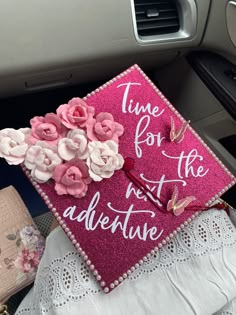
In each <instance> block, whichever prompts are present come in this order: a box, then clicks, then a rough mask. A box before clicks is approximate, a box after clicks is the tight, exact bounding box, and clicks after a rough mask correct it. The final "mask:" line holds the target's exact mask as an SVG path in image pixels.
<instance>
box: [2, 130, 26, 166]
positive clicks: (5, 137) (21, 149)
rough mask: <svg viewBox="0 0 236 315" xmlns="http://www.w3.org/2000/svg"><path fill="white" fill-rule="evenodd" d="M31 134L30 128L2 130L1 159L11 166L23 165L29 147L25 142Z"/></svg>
mask: <svg viewBox="0 0 236 315" xmlns="http://www.w3.org/2000/svg"><path fill="white" fill-rule="evenodd" d="M29 133H30V128H21V129H18V130H15V129H12V128H6V129H2V130H1V131H0V157H1V158H4V159H5V160H6V161H7V163H8V164H11V165H18V164H20V163H22V162H23V161H24V159H25V155H26V152H27V150H28V147H29V146H28V144H27V143H26V142H25V138H26V136H27V134H29Z"/></svg>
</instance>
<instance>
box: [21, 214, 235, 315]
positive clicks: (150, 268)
mask: <svg viewBox="0 0 236 315" xmlns="http://www.w3.org/2000/svg"><path fill="white" fill-rule="evenodd" d="M235 301H236V229H235V227H234V225H233V224H232V222H231V220H230V219H229V217H228V216H227V214H226V213H225V212H224V211H217V210H210V211H208V212H204V213H202V214H201V215H200V216H199V217H198V218H196V219H195V220H194V221H193V222H191V223H190V224H189V225H188V226H187V227H185V229H184V230H182V231H181V232H180V233H178V234H177V236H176V237H175V238H174V239H172V240H171V241H170V242H169V243H168V244H167V245H166V246H165V247H164V248H162V249H161V250H160V251H159V252H158V253H157V254H155V256H154V257H151V258H150V259H148V260H147V261H145V262H144V264H143V265H142V266H140V267H139V268H138V269H137V270H135V271H134V272H133V273H132V274H131V275H130V276H129V277H128V278H127V279H126V280H125V281H124V282H123V283H122V284H121V285H119V286H118V287H117V288H116V289H115V290H114V291H112V292H111V293H109V294H105V293H104V292H103V291H102V290H101V289H100V287H99V285H98V284H97V282H96V280H95V279H94V277H93V275H92V274H91V272H90V271H89V270H88V269H87V267H86V264H85V263H84V262H83V259H82V258H81V257H80V255H79V254H78V253H77V252H76V250H75V248H74V247H73V245H72V244H71V242H70V241H69V240H68V238H67V236H66V235H65V234H64V232H63V231H62V229H61V228H60V227H58V228H57V229H55V230H54V231H53V232H52V233H51V234H50V235H49V236H48V238H47V243H46V250H45V253H44V256H43V258H42V260H41V263H40V266H39V269H38V272H37V276H36V280H35V285H34V287H33V288H32V289H31V291H30V292H29V294H28V295H27V296H26V298H25V299H24V300H23V302H22V303H21V305H20V306H19V308H18V310H17V312H16V315H29V314H30V315H42V314H45V315H61V314H67V315H74V314H75V315H76V314H86V315H87V314H89V315H90V314H91V315H93V314H102V315H126V314H127V315H132V314H135V315H149V314H150V315H154V314H158V315H159V314H161V315H172V314H175V315H176V314H181V315H191V314H195V315H212V314H215V315H228V314H229V315H233V314H236V302H235Z"/></svg>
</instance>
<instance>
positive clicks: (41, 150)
mask: <svg viewBox="0 0 236 315" xmlns="http://www.w3.org/2000/svg"><path fill="white" fill-rule="evenodd" d="M24 163H25V166H26V168H27V169H29V170H31V176H32V177H33V179H34V180H35V181H36V182H38V183H45V182H47V181H48V180H49V179H50V178H51V177H52V174H53V170H54V168H55V167H56V165H58V164H61V163H62V159H61V158H60V156H59V155H58V153H57V147H56V146H55V147H54V146H50V145H48V144H47V143H45V142H43V141H38V142H37V143H36V144H35V145H34V146H32V147H31V148H30V149H29V150H28V151H27V154H26V157H25V162H24Z"/></svg>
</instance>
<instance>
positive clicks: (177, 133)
mask: <svg viewBox="0 0 236 315" xmlns="http://www.w3.org/2000/svg"><path fill="white" fill-rule="evenodd" d="M170 120H171V129H170V141H171V142H175V143H180V142H181V141H183V139H184V134H185V131H186V130H187V127H188V125H189V123H190V120H188V121H185V122H184V123H183V124H182V126H181V127H180V128H179V129H177V130H176V128H175V121H174V119H173V117H171V116H170Z"/></svg>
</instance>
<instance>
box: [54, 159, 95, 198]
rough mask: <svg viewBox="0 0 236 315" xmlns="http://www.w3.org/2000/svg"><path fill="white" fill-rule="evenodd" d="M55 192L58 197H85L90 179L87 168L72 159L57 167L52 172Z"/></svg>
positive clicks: (83, 163) (82, 163)
mask: <svg viewBox="0 0 236 315" xmlns="http://www.w3.org/2000/svg"><path fill="white" fill-rule="evenodd" d="M53 179H54V180H55V182H56V183H55V190H56V192H57V194H58V195H67V194H68V195H71V196H74V197H76V198H82V197H84V196H85V195H86V192H87V190H88V184H90V183H91V178H90V176H89V173H88V167H87V165H86V164H85V162H84V161H82V160H79V159H72V160H70V161H69V162H66V163H64V164H61V165H58V166H56V167H55V169H54V172H53Z"/></svg>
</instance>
